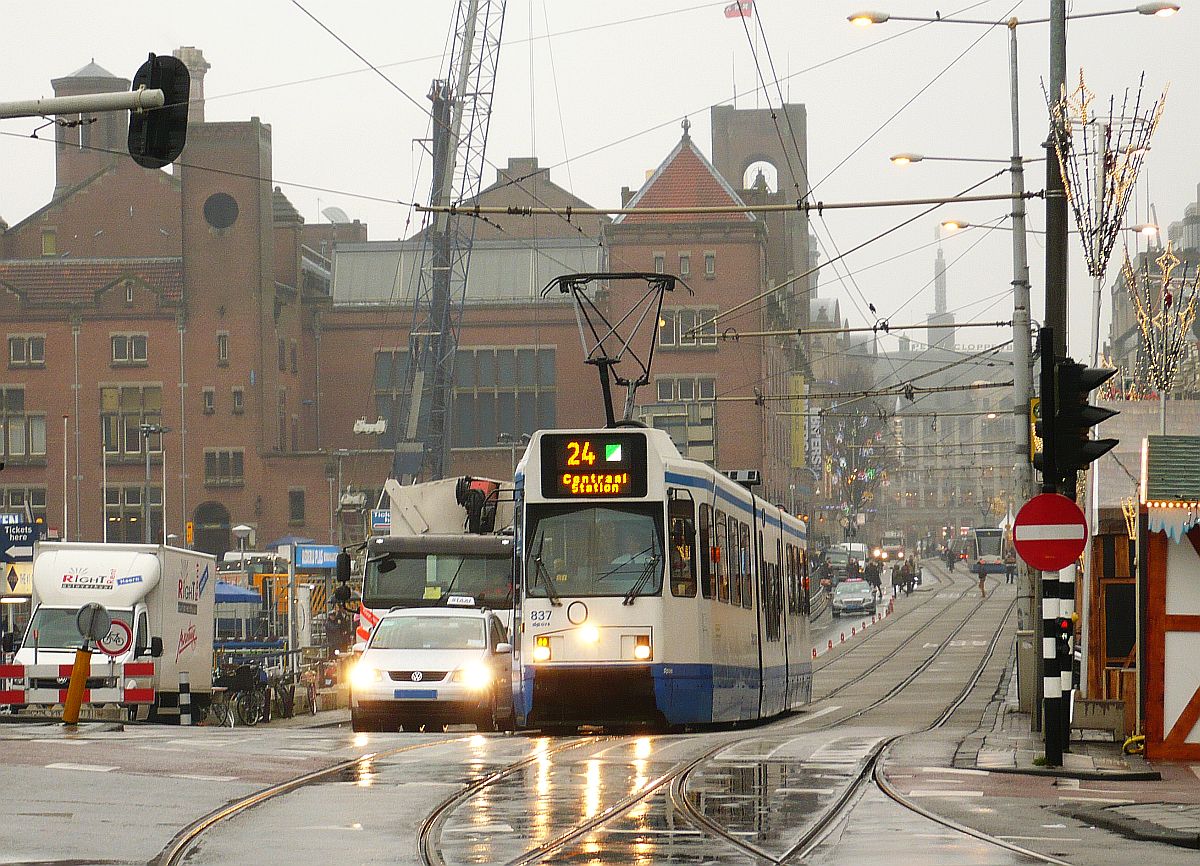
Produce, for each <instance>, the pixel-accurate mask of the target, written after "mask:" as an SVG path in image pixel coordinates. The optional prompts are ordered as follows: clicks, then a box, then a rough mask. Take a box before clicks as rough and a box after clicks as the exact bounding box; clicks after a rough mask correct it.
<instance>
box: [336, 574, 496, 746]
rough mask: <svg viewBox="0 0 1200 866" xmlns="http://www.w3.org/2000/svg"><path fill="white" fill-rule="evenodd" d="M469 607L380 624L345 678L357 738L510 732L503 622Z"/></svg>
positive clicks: (392, 614)
mask: <svg viewBox="0 0 1200 866" xmlns="http://www.w3.org/2000/svg"><path fill="white" fill-rule="evenodd" d="M473 605H474V599H472V598H470V597H466V596H452V597H451V598H450V599H449V600H448V606H447V607H438V608H428V607H425V608H404V609H399V610H392V611H389V612H388V613H386V614H384V615H383V616H382V617H381V618H380V620H379V623H378V624H377V625H376V626H375V628H374V630H373V631H372V632H371V638H370V640H369V641H368V642H367V644H366V646H365V648H364V649H363V652H362V655H361V656H360V657H359V659H358V661H357V662H356V663H355V666H354V668H353V669H352V670H351V673H350V718H351V723H352V725H353V727H354V730H355V731H399V730H408V731H416V730H419V729H420V728H421V727H422V726H424V727H425V729H426V730H433V729H440V727H441V726H442V725H446V724H460V723H474V724H475V725H476V726H477V727H478V728H479V730H481V731H495V730H512V729H513V727H514V726H515V716H514V712H513V698H512V644H511V643H509V637H508V634H507V633H506V632H505V629H504V625H503V623H502V622H501V620H500V618H499V617H498V616H497V615H496V614H495V613H494V612H493V611H491V610H488V609H486V608H476V607H473Z"/></svg>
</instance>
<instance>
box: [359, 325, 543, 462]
mask: <svg viewBox="0 0 1200 866" xmlns="http://www.w3.org/2000/svg"><path fill="white" fill-rule="evenodd" d="M554 361H555V356H554V350H553V349H546V348H534V347H504V348H495V349H478V348H477V349H460V350H459V352H458V354H457V356H456V358H455V362H454V379H455V388H454V411H453V416H452V417H453V419H454V438H453V439H452V442H453V443H454V447H456V448H494V447H496V440H497V439H498V437H499V436H500V434H501V433H506V434H508V435H510V436H514V437H517V436H520V435H521V434H522V433H530V434H532V433H533V432H534V431H536V430H544V429H546V428H550V427H554V426H555V399H556V390H557V383H556V372H555V363H554ZM393 405H394V404H393ZM389 408H391V407H389ZM393 411H394V410H393ZM380 417H384V418H392V417H393V416H392V415H387V414H384V413H383V412H380ZM398 420H399V419H394V420H393V421H390V422H389V424H388V432H389V434H390V433H391V432H392V428H393V427H395V428H396V429H399V428H400V427H401V426H402V425H400V424H398V423H396V421H398Z"/></svg>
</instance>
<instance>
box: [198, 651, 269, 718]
mask: <svg viewBox="0 0 1200 866" xmlns="http://www.w3.org/2000/svg"><path fill="white" fill-rule="evenodd" d="M263 676H264V672H263V671H262V669H261V668H258V667H255V666H254V665H238V666H237V667H236V668H235V669H234V670H233V671H232V672H230V673H225V674H221V675H220V676H217V677H215V678H214V679H213V693H214V697H213V706H212V708H211V711H212V713H213V718H214V720H216V721H217V722H218V724H220V725H222V726H224V725H225V724H228V725H229V727H233V719H234V718H235V715H236V718H237V719H239V720H240V721H241V723H242V724H243V725H247V726H249V727H253V726H254V725H257V724H258V722H259V720H260V719H261V718H262V717H263V713H264V711H265V709H266V699H265V691H266V689H265V687H264V686H263V684H262V678H263ZM218 691H220V693H221V698H220V700H218V699H217V697H216V693H217V692H218Z"/></svg>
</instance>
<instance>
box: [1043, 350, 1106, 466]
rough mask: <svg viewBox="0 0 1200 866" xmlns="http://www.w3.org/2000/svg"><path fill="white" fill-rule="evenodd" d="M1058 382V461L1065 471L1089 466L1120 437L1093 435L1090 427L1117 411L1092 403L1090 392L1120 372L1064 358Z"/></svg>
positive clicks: (1056, 441) (1056, 435)
mask: <svg viewBox="0 0 1200 866" xmlns="http://www.w3.org/2000/svg"><path fill="white" fill-rule="evenodd" d="M1057 373H1058V375H1057V381H1056V382H1055V398H1056V399H1055V405H1056V409H1057V411H1056V413H1055V414H1056V418H1055V426H1054V435H1055V440H1054V463H1055V465H1056V466H1057V467H1058V470H1059V471H1060V472H1061V473H1063V474H1064V475H1066V474H1068V473H1071V472H1077V471H1079V470H1081V469H1087V467H1088V464H1090V463H1091V462H1092V461H1094V460H1097V459H1099V458H1100V457H1102V456H1103V455H1105V454H1107V453H1108V452H1109V451H1111V450H1112V449H1114V448H1116V447H1117V443H1118V442H1119V441H1120V440H1118V439H1092V438H1090V437H1089V435H1088V431H1089V430H1090V429H1091V428H1092V427H1094V426H1096V425H1097V424H1099V423H1100V422H1101V421H1104V420H1106V419H1108V418H1111V417H1112V416H1114V415H1116V414H1117V412H1115V411H1113V410H1112V409H1101V408H1100V407H1098V406H1091V405H1088V396H1089V395H1090V394H1091V392H1092V391H1094V390H1095V389H1096V388H1098V387H1100V385H1102V384H1104V383H1105V382H1107V381H1108V380H1109V379H1111V378H1112V377H1113V376H1115V375H1116V373H1117V371H1116V370H1105V369H1102V368H1099V367H1085V366H1084V365H1083V364H1077V363H1075V362H1074V361H1071V360H1067V361H1060V362H1059V364H1058V369H1057Z"/></svg>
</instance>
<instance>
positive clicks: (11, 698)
mask: <svg viewBox="0 0 1200 866" xmlns="http://www.w3.org/2000/svg"><path fill="white" fill-rule="evenodd" d="M71 668H72V665H0V681H2V680H23V681H24V685H23V686H22V687H21V688H14V687H11V686H10V687H7V688H0V705H4V704H48V705H53V704H62V703H66V700H67V685H66V681H67V680H69V679H70V678H71ZM101 671H102V673H101V674H100V676H95V675H93V676H91V677H89V679H112V680H115V681H116V685H115V686H114V687H113V688H104V689H84V691H83V702H84V703H85V704H152V703H154V689H152V688H147V687H144V686H142V685H141V684H135V687H133V688H130V687H129V680H133V679H135V678H145V679H147V680H148V679H150V678H152V677H153V676H154V662H129V663H128V664H123V665H118V664H114V665H109V667H108V668H107V669H104V668H99V669H93V673H96V672H101ZM35 679H37V680H56V681H57V680H62V681H63V682H62V683H61V685H62V688H52V689H45V688H39V689H35V688H31V687H30V684H31V682H32V680H35Z"/></svg>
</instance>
